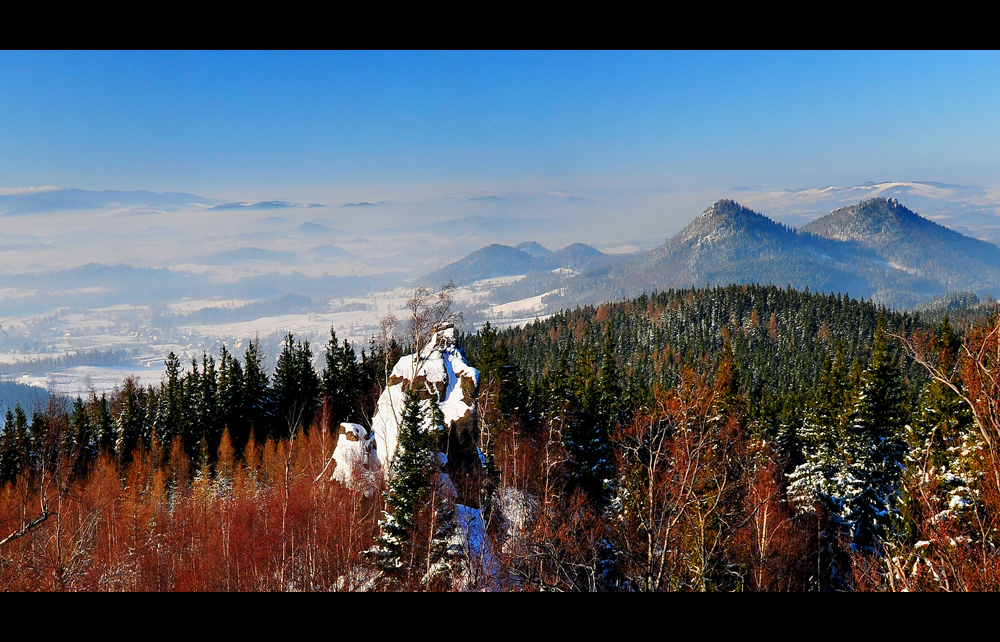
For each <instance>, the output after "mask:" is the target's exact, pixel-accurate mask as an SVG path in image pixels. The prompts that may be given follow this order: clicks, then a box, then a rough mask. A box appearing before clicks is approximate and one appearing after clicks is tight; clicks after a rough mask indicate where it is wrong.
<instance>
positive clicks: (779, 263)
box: [424, 198, 1000, 308]
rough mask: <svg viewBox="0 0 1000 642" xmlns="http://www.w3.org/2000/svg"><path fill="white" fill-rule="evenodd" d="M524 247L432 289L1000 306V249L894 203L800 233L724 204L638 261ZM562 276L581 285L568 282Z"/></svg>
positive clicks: (479, 259)
mask: <svg viewBox="0 0 1000 642" xmlns="http://www.w3.org/2000/svg"><path fill="white" fill-rule="evenodd" d="M519 247H520V248H522V249H518V248H512V247H508V246H501V245H492V246H489V247H486V248H483V249H481V250H478V251H476V252H473V253H472V254H470V255H469V256H467V257H465V258H464V259H461V260H460V261H457V262H456V263H453V264H451V265H448V266H445V267H444V268H442V269H441V270H438V271H437V272H435V273H434V274H432V275H428V277H425V279H424V281H425V282H426V281H428V280H430V281H439V282H446V281H447V280H448V279H453V280H454V281H455V283H456V284H458V285H461V284H463V283H469V282H473V281H476V280H479V279H484V278H491V277H499V276H509V275H515V274H525V275H528V276H527V278H526V280H525V282H523V283H522V284H521V285H520V286H519V288H518V294H519V295H522V296H530V295H538V294H543V293H546V292H552V291H553V290H554V289H556V288H558V289H559V291H560V292H561V296H560V297H553V298H552V299H551V304H550V305H551V306H552V307H553V308H555V307H567V306H570V305H579V304H586V303H598V302H602V301H607V300H619V299H621V298H623V297H632V296H636V295H638V294H640V293H642V292H651V291H653V290H665V289H668V288H676V287H686V286H703V285H727V284H730V283H764V284H774V285H778V286H781V287H784V286H788V285H791V286H792V287H796V288H800V289H801V288H809V289H811V290H813V291H819V292H839V293H849V294H851V295H852V296H855V297H863V298H866V299H873V300H875V301H877V302H880V303H884V304H886V305H890V306H893V307H896V308H911V307H914V306H916V305H918V304H919V303H921V302H925V301H928V300H930V299H932V298H934V297H938V296H941V295H942V294H945V293H948V292H955V291H958V290H964V291H974V292H977V293H978V294H979V295H980V296H983V295H991V296H997V295H1000V247H997V246H996V245H993V244H992V243H987V242H985V241H980V240H977V239H973V238H970V237H967V236H963V235H962V234H959V233H958V232H955V231H953V230H950V229H948V228H945V227H943V226H941V225H938V224H937V223H934V222H933V221H930V220H928V219H926V218H923V217H921V216H920V215H918V214H916V213H915V212H912V211H911V210H909V209H907V208H906V207H904V206H903V205H901V204H900V203H899V202H898V201H896V200H895V199H887V198H874V199H870V200H866V201H862V202H861V203H858V204H856V205H851V206H848V207H841V208H839V209H837V210H834V211H833V212H831V213H830V214H827V215H826V216H823V217H821V218H819V219H817V220H815V221H813V222H811V223H809V224H808V225H806V226H804V227H802V228H800V229H794V228H791V227H788V226H786V225H783V224H781V223H777V222H775V221H773V220H771V219H769V218H768V217H766V216H764V215H762V214H759V213H757V212H754V211H753V210H750V209H748V208H746V207H743V206H742V205H740V204H739V203H737V202H735V201H732V200H720V201H717V202H716V203H714V204H713V205H712V206H711V207H709V208H708V209H706V210H705V211H704V212H703V213H702V214H701V215H700V216H698V217H697V218H696V219H695V220H694V221H692V222H691V223H690V224H689V225H688V226H687V227H685V228H684V229H683V230H681V231H680V232H679V233H678V234H677V235H676V236H674V237H673V238H671V239H669V240H668V241H666V242H665V243H663V244H662V245H660V246H659V247H656V248H654V249H653V250H651V251H649V252H645V253H639V254H635V255H629V256H626V257H621V256H614V255H605V254H602V253H600V252H598V251H597V250H595V249H594V248H590V247H589V246H584V245H574V246H570V247H569V248H565V249H564V250H560V251H559V252H553V253H550V254H545V253H544V250H545V248H542V247H541V246H539V245H538V244H531V245H525V244H522V246H519ZM539 248H540V249H539ZM571 248H573V249H572V250H571ZM582 248H586V250H583V249H582ZM526 250H529V251H526ZM571 257H572V258H571ZM560 267H566V268H569V269H570V270H572V273H570V272H569V271H568V270H567V271H566V273H564V274H559V272H560V271H559V270H558V268H560ZM553 270H556V273H553ZM533 275H536V276H534V277H533ZM538 275H544V278H539V276H538ZM554 276H558V277H559V278H558V279H554V278H553V277H554ZM432 277H433V278H432Z"/></svg>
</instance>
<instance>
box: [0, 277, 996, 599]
mask: <svg viewBox="0 0 1000 642" xmlns="http://www.w3.org/2000/svg"><path fill="white" fill-rule="evenodd" d="M416 312H417V311H416V310H415V313H416ZM955 314H962V311H961V310H958V311H955ZM998 323H1000V320H998V318H997V316H996V315H995V313H984V311H983V309H982V308H979V309H977V310H976V311H975V312H974V314H972V315H970V316H969V318H968V319H967V320H966V319H961V318H956V317H955V316H951V317H948V316H942V315H940V314H934V315H928V314H923V315H921V314H910V313H898V312H894V311H892V310H889V309H886V308H884V307H881V306H878V305H875V304H873V303H870V302H866V301H859V300H855V299H851V298H850V297H847V296H843V295H826V294H814V293H809V292H808V291H797V290H793V289H791V288H787V289H782V288H776V287H773V286H759V285H745V286H727V287H716V288H701V289H698V288H689V289H680V290H669V291H666V292H659V293H654V294H652V295H643V296H641V297H638V298H636V299H631V300H626V301H621V302H618V303H608V304H604V305H600V306H588V307H584V308H577V309H575V310H567V311H564V312H561V313H559V314H556V315H553V316H551V317H549V318H547V319H545V320H544V321H537V322H535V323H533V324H530V325H528V326H525V327H521V328H510V329H505V330H496V329H494V328H492V327H490V326H489V325H487V326H486V327H485V328H484V329H482V330H480V331H478V332H476V333H467V334H464V335H462V336H460V337H459V339H458V344H459V346H460V347H461V348H462V350H463V351H464V353H465V355H466V358H467V359H468V361H469V363H470V364H471V365H472V366H474V367H476V368H478V369H479V373H480V384H479V393H478V416H477V419H478V423H479V433H480V444H479V447H480V450H481V452H482V460H483V466H482V470H481V471H472V472H469V471H450V472H452V473H453V475H454V476H455V481H456V486H457V487H458V500H459V501H460V502H461V503H462V504H463V505H467V506H470V507H472V508H473V509H475V510H476V511H478V514H479V515H481V518H482V524H483V533H482V538H483V539H484V542H485V544H484V545H483V546H481V547H480V549H479V550H480V552H481V553H482V551H486V553H482V554H481V555H480V556H479V557H478V558H477V559H475V560H473V559H464V560H462V561H461V562H459V561H458V560H457V558H456V559H455V560H453V562H449V563H454V564H455V567H456V568H458V566H459V565H460V564H461V567H462V568H463V569H464V570H463V572H462V573H455V574H453V575H449V576H447V577H450V578H452V579H450V580H449V581H447V582H445V581H440V580H437V581H434V582H429V581H428V578H429V577H431V574H430V570H429V569H430V566H431V564H432V558H434V560H435V562H434V563H440V560H441V559H445V558H444V557H442V556H443V555H445V554H444V553H436V552H434V547H435V546H436V544H435V542H436V541H437V540H435V537H436V536H435V528H436V526H435V523H434V520H435V519H436V516H438V515H441V514H442V511H441V510H440V507H439V506H437V505H435V504H434V502H436V501H439V499H435V497H436V496H435V493H434V492H429V491H426V490H420V488H421V484H423V487H424V488H425V489H432V488H433V484H432V481H431V479H432V477H433V475H434V474H437V473H435V470H439V469H437V468H435V467H436V466H438V464H436V463H434V462H435V461H436V460H435V459H434V458H430V457H424V459H421V460H420V461H425V460H426V461H425V463H421V464H419V465H416V464H413V465H411V466H410V468H409V469H408V470H407V475H408V477H407V478H406V479H407V484H410V485H411V486H412V485H414V484H415V486H414V487H415V488H416V490H414V491H413V492H412V495H411V496H408V497H406V498H402V499H401V498H400V496H399V495H398V493H400V492H402V491H399V490H397V488H398V487H399V484H396V485H389V486H383V490H381V491H380V492H377V493H364V492H361V491H360V490H358V489H357V488H352V487H351V486H350V485H346V486H345V485H344V484H342V483H340V482H337V481H333V480H331V479H330V476H329V470H328V467H329V465H330V457H331V453H332V450H333V448H334V444H335V443H336V439H337V437H336V426H337V425H338V424H339V422H341V421H352V422H356V423H359V424H362V425H364V426H370V425H371V414H372V413H373V411H374V408H375V405H376V404H375V401H376V400H377V398H378V394H379V392H380V390H381V389H382V388H384V387H385V386H386V385H387V382H388V379H389V371H390V370H391V368H392V365H393V364H394V363H395V362H396V361H397V359H398V358H399V357H400V356H401V355H402V354H404V353H407V352H411V351H413V349H414V348H415V347H416V348H419V345H420V340H419V338H418V339H416V343H417V345H416V346H414V345H413V342H412V341H408V340H407V339H406V338H405V336H406V335H405V333H400V334H399V335H398V336H397V337H395V338H394V337H393V336H392V335H391V334H390V333H388V332H386V333H384V334H383V336H382V337H380V338H379V339H378V340H376V339H373V341H372V343H371V345H370V346H368V348H367V349H366V350H365V351H362V352H361V354H360V355H358V354H356V353H355V351H354V349H353V347H351V346H350V345H349V344H347V343H338V341H337V338H336V335H335V334H333V333H331V338H330V341H329V342H328V344H327V345H326V346H325V359H324V361H323V363H324V368H323V369H322V370H321V371H319V372H317V371H316V370H315V369H314V368H313V365H312V363H313V354H312V348H311V346H309V344H308V343H305V342H298V341H296V340H295V339H294V337H293V336H292V335H288V337H287V339H286V342H285V344H284V350H283V352H282V354H281V355H280V356H279V358H278V360H277V368H276V371H275V372H274V373H273V375H269V374H268V373H266V372H264V371H263V369H262V368H261V366H260V364H261V361H262V359H261V355H260V354H259V353H258V352H257V350H258V348H257V346H255V345H254V344H251V345H250V347H249V348H248V349H247V350H246V352H245V353H244V354H243V355H242V356H241V357H236V356H234V355H232V354H230V353H228V352H226V351H225V350H223V352H222V353H221V354H220V355H219V358H218V360H216V359H215V358H214V357H213V356H210V355H204V356H203V358H202V359H201V360H200V361H199V362H194V363H192V364H190V366H189V367H187V368H184V367H183V366H182V365H181V364H180V362H179V361H178V360H177V359H176V358H172V359H171V360H170V361H169V362H168V372H167V377H166V378H165V380H164V382H163V383H162V384H161V385H160V386H156V387H146V388H142V387H141V386H138V385H136V383H135V382H134V381H131V380H130V381H126V382H124V383H123V385H122V386H121V388H120V389H118V390H117V391H116V392H115V393H113V394H111V395H108V396H101V397H96V396H92V397H91V398H90V399H77V400H75V401H73V402H72V403H71V404H69V405H68V406H67V405H66V404H64V403H62V402H60V401H59V400H53V401H52V402H51V403H50V404H49V405H48V407H46V408H33V409H27V410H26V409H22V408H21V407H20V406H16V407H15V408H14V409H12V410H11V411H9V412H8V413H7V416H6V418H5V420H4V424H3V432H2V434H0V484H2V486H0V587H3V588H5V589H8V590H10V589H25V590H31V589H46V590H55V589H69V590H176V589H194V590H359V589H365V590H438V589H486V590H559V591H578V590H607V591H648V590H739V591H744V590H748V591H757V590H803V591H805V590H822V591H830V590H834V591H839V590H902V589H906V590H984V589H985V590H993V589H997V588H1000V556H998V552H997V545H998V544H1000V532H998V530H997V529H998V527H1000V522H998V518H1000V411H998V410H997V409H996V408H997V399H1000V362H998V361H997V359H998V357H997V354H1000V351H998V346H1000V339H998V332H1000V325H998ZM410 411H413V412H416V410H415V405H411V406H408V412H410ZM29 415H30V420H29ZM407 421H408V422H409V423H408V424H407V425H411V427H412V426H416V425H418V423H419V422H418V418H417V417H416V416H415V417H413V418H411V419H408V420H407ZM414 434H416V433H414ZM413 439H416V437H413ZM415 461H416V460H415ZM393 470H395V468H393ZM421 480H423V481H421ZM403 500H405V501H403ZM399 506H406V510H407V511H408V512H407V519H406V521H405V522H398V521H397V522H393V521H392V520H391V519H390V520H388V521H387V519H386V516H385V515H384V514H383V510H384V509H386V508H388V509H389V510H390V511H393V510H402V509H400V508H398V507H399ZM421 520H424V521H421ZM428 520H429V521H428ZM401 523H402V524H404V525H403V526H400V524H401ZM387 524H389V525H392V527H393V528H394V529H395V530H394V531H393V538H394V539H393V541H394V542H396V543H397V544H399V546H400V547H401V549H400V550H401V551H402V553H400V555H402V556H403V557H405V559H406V560H408V561H407V562H406V563H398V564H396V565H395V566H393V567H391V569H389V567H386V566H385V565H384V564H383V565H381V566H380V565H379V564H376V563H375V562H373V559H374V556H373V554H372V553H373V551H377V550H378V542H379V541H384V540H385V537H384V536H385V533H384V531H385V529H386V528H387V526H386V525H387ZM397 531H398V532H397ZM380 535H381V538H382V539H381V540H380ZM404 554H405V555H404ZM448 555H452V556H457V555H460V553H458V552H456V551H451V552H449V553H448ZM462 555H465V557H466V558H468V557H469V553H468V551H466V552H465V553H464V554H462ZM400 559H402V558H400ZM387 569H389V570H387ZM442 577H443V576H442Z"/></svg>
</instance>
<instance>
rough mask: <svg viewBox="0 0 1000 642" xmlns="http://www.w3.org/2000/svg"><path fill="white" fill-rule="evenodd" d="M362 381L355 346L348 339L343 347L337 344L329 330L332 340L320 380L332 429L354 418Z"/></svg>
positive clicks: (327, 348) (334, 334)
mask: <svg viewBox="0 0 1000 642" xmlns="http://www.w3.org/2000/svg"><path fill="white" fill-rule="evenodd" d="M361 378H362V374H361V366H360V365H359V364H358V362H357V357H356V355H355V353H354V347H353V346H351V344H350V343H348V342H347V340H344V343H343V345H338V343H337V333H336V332H335V331H334V329H333V328H330V340H329V342H327V344H326V365H325V367H324V368H323V374H322V376H321V380H322V391H323V398H324V399H325V401H326V409H327V412H328V413H329V417H328V419H329V421H330V425H331V426H337V425H339V424H340V423H341V422H343V421H350V420H351V419H353V418H354V417H355V412H356V406H357V403H358V396H359V395H360V393H361V389H360V384H361Z"/></svg>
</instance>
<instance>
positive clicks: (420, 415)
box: [378, 389, 436, 579]
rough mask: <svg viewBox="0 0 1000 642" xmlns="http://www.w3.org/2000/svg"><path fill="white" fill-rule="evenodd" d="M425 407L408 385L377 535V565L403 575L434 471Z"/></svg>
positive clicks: (408, 565) (409, 562) (411, 555)
mask: <svg viewBox="0 0 1000 642" xmlns="http://www.w3.org/2000/svg"><path fill="white" fill-rule="evenodd" d="M423 424H424V410H423V407H422V405H421V403H420V398H419V397H418V396H417V393H416V391H414V390H412V389H408V390H407V391H406V398H405V402H404V406H403V416H402V421H401V423H400V426H399V437H398V443H397V445H396V456H395V458H394V459H393V460H392V471H391V473H390V476H389V480H388V485H387V488H386V494H385V505H386V508H387V511H386V512H385V513H384V514H383V519H382V524H381V527H382V534H381V536H380V538H379V543H378V551H379V558H378V560H379V567H380V568H381V570H383V571H384V572H386V573H387V574H389V575H391V576H393V577H395V578H396V579H403V577H402V576H403V574H404V573H405V572H406V570H407V569H411V567H412V566H413V563H414V561H415V559H416V558H417V555H416V552H417V551H416V550H415V548H414V544H415V542H414V541H413V540H414V535H415V531H416V528H417V521H418V519H419V518H420V513H421V509H422V508H423V507H424V505H425V503H426V501H427V498H428V496H429V494H430V487H431V475H432V473H433V471H434V460H435V457H436V455H435V453H434V436H433V435H432V434H431V433H430V432H429V431H426V430H423Z"/></svg>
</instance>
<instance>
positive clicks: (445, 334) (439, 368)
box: [372, 324, 479, 467]
mask: <svg viewBox="0 0 1000 642" xmlns="http://www.w3.org/2000/svg"><path fill="white" fill-rule="evenodd" d="M388 383H389V385H388V387H387V388H386V389H385V390H383V391H382V394H381V395H380V396H379V399H378V405H377V407H376V409H375V416H374V417H373V418H372V430H373V431H374V433H375V440H376V442H377V443H378V450H379V452H380V453H382V457H383V459H384V460H385V465H386V466H387V467H391V466H392V459H393V455H394V454H395V452H396V442H397V436H398V435H399V424H400V422H401V420H402V416H403V404H404V400H405V395H404V391H405V390H406V389H407V388H409V387H411V386H412V387H413V389H414V390H416V391H417V394H418V395H419V396H420V398H421V400H422V401H423V402H424V403H425V404H427V405H429V403H430V402H429V400H430V399H431V397H432V396H433V397H434V398H435V399H436V400H437V402H438V404H439V406H440V407H441V412H442V413H443V414H444V427H445V433H446V434H447V435H448V440H449V441H448V443H447V444H442V445H441V446H442V450H447V451H448V453H449V458H450V459H451V460H452V462H453V463H454V464H455V465H457V466H462V465H465V463H466V460H472V459H474V460H475V461H476V462H478V461H479V454H478V448H477V443H478V440H479V434H478V426H477V425H476V395H477V393H478V391H479V371H478V370H476V369H475V368H473V367H471V366H470V365H469V364H468V363H466V361H465V358H464V357H463V356H462V354H461V352H459V350H458V348H457V347H456V345H455V329H454V327H453V326H451V325H450V324H446V325H444V326H442V327H440V328H438V329H437V331H435V332H434V334H432V335H431V338H430V341H428V343H427V345H426V346H424V347H423V349H422V350H421V351H420V354H419V356H418V355H415V354H408V355H405V356H403V357H402V358H401V359H400V360H399V362H397V363H396V365H395V367H393V369H392V374H391V375H390V377H389V382H388ZM425 417H427V421H429V414H428V413H425Z"/></svg>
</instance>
